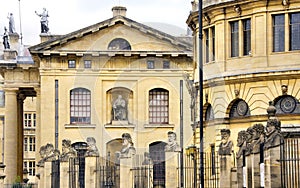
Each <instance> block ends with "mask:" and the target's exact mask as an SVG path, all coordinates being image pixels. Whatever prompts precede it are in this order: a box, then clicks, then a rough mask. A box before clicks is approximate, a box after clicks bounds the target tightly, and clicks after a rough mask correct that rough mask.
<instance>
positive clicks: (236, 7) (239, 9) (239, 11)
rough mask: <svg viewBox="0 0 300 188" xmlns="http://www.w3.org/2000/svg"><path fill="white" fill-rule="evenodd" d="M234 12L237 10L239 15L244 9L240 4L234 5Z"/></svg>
mask: <svg viewBox="0 0 300 188" xmlns="http://www.w3.org/2000/svg"><path fill="white" fill-rule="evenodd" d="M233 10H234V12H236V13H237V14H238V15H239V16H240V15H241V14H242V9H241V7H240V6H239V5H234V6H233Z"/></svg>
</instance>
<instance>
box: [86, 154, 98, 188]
mask: <svg viewBox="0 0 300 188" xmlns="http://www.w3.org/2000/svg"><path fill="white" fill-rule="evenodd" d="M96 163H97V157H94V156H87V157H86V158H85V177H86V178H85V187H90V188H93V187H96Z"/></svg>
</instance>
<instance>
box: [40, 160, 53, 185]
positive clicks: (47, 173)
mask: <svg viewBox="0 0 300 188" xmlns="http://www.w3.org/2000/svg"><path fill="white" fill-rule="evenodd" d="M51 167H52V162H45V163H44V166H43V167H40V168H39V173H40V181H39V186H38V187H43V188H51V170H52V169H51Z"/></svg>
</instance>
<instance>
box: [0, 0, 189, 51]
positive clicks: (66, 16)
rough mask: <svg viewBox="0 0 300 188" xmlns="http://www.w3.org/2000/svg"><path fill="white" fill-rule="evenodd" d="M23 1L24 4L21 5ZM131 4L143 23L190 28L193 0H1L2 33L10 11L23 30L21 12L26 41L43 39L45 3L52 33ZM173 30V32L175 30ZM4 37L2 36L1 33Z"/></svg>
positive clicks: (132, 16)
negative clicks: (40, 37) (188, 21)
mask: <svg viewBox="0 0 300 188" xmlns="http://www.w3.org/2000/svg"><path fill="white" fill-rule="evenodd" d="M19 4H20V6H19ZM116 5H121V6H125V7H126V8H127V17H128V18H130V19H132V20H135V21H137V22H140V23H156V25H160V24H161V25H163V24H169V25H172V26H174V27H176V28H177V29H179V30H180V29H182V31H183V32H184V31H186V29H187V25H186V23H185V22H186V20H187V18H188V15H189V12H190V10H191V0H142V1H141V0H20V1H19V0H0V34H1V35H2V34H3V33H4V26H6V27H7V28H8V18H7V16H8V13H10V12H11V13H13V15H14V19H15V27H16V30H17V33H19V34H20V16H19V15H20V14H19V7H21V8H20V12H21V20H22V22H21V26H22V33H23V43H24V44H26V45H33V44H37V43H39V40H40V39H39V34H40V31H41V30H40V17H38V16H37V15H36V14H35V13H34V12H35V11H37V12H38V13H41V12H42V9H43V8H44V7H45V8H46V9H47V10H48V14H49V18H48V20H49V28H50V33H51V34H67V33H70V32H73V31H76V30H78V29H81V28H83V27H86V26H89V25H92V24H95V23H98V22H101V21H104V20H106V19H109V18H111V17H112V11H111V8H112V7H113V6H116ZM171 34H172V33H171ZM1 39H2V37H1Z"/></svg>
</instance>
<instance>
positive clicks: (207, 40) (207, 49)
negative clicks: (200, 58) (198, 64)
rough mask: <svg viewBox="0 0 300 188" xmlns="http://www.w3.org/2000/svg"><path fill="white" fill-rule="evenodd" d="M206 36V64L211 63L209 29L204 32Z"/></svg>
mask: <svg viewBox="0 0 300 188" xmlns="http://www.w3.org/2000/svg"><path fill="white" fill-rule="evenodd" d="M204 34H205V48H204V49H205V63H208V62H209V32H208V29H205V30H204Z"/></svg>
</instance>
